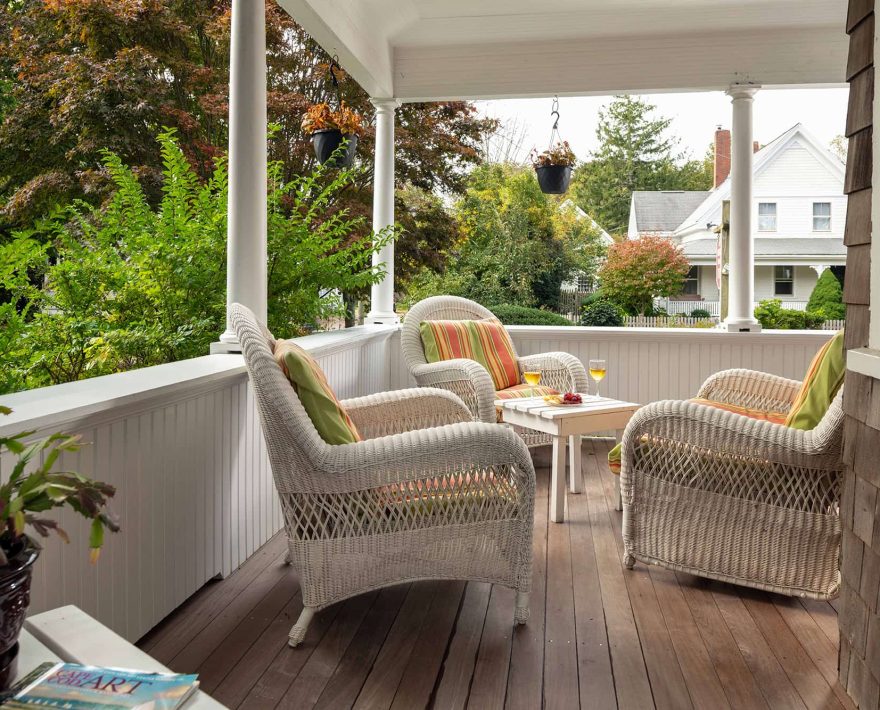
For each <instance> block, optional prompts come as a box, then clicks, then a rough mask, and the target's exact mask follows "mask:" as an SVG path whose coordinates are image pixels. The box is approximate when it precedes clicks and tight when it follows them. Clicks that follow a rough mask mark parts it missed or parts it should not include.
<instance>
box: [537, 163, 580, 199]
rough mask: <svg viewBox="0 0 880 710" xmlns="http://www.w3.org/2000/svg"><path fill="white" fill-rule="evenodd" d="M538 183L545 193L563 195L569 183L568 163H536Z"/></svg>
mask: <svg viewBox="0 0 880 710" xmlns="http://www.w3.org/2000/svg"><path fill="white" fill-rule="evenodd" d="M535 175H537V176H538V185H540V186H541V192H543V193H544V194H545V195H564V194H565V193H566V192H568V186H569V185H570V184H571V166H570V165H536V166H535Z"/></svg>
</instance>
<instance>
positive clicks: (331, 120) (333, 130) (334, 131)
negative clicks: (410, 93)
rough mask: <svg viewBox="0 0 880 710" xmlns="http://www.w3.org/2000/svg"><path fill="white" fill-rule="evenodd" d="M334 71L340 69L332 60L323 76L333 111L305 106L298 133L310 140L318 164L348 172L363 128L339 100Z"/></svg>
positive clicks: (323, 105) (322, 106) (322, 105)
mask: <svg viewBox="0 0 880 710" xmlns="http://www.w3.org/2000/svg"><path fill="white" fill-rule="evenodd" d="M337 71H341V69H340V67H339V60H338V58H337V57H335V56H334V57H333V58H332V59H331V60H330V65H329V66H328V68H327V74H328V76H329V77H330V79H331V81H332V82H333V89H334V92H335V94H336V106H337V108H336V109H333V108H331V107H330V104H329V103H320V104H313V105H312V106H309V108H308V110H307V111H306V113H305V115H304V116H303V119H302V129H303V131H305V132H306V133H307V134H309V136H311V140H312V148H314V149H315V157H316V158H317V159H318V163H320V164H321V165H326V166H327V167H330V168H350V167H351V166H352V165H354V156H355V154H356V153H357V144H358V136H360V135H361V134H362V133H363V131H364V124H363V117H362V116H361V115H360V114H359V113H358V112H357V111H355V110H354V109H351V108H349V107H348V106H346V105H345V101H343V100H342V94H341V92H340V89H339V80H338V79H337V78H336V72H337ZM343 146H344V147H343ZM337 150H338V151H339V152H337Z"/></svg>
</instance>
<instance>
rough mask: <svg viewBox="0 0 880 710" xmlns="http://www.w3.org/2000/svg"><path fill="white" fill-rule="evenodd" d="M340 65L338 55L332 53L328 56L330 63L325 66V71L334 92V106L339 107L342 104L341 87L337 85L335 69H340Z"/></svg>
mask: <svg viewBox="0 0 880 710" xmlns="http://www.w3.org/2000/svg"><path fill="white" fill-rule="evenodd" d="M341 70H342V67H341V66H339V55H338V54H334V55H333V56H332V57H330V65H329V66H328V67H327V73H328V74H329V75H330V80H331V81H332V82H333V90H334V92H335V93H336V108H337V109H338V108H340V107H341V106H342V89H341V87H340V86H339V79H338V78H337V77H336V71H341Z"/></svg>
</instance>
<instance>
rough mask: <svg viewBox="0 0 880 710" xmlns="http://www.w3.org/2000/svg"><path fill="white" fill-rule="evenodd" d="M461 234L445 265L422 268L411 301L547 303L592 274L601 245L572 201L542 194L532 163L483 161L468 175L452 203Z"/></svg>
mask: <svg viewBox="0 0 880 710" xmlns="http://www.w3.org/2000/svg"><path fill="white" fill-rule="evenodd" d="M455 216H456V218H457V221H458V224H459V236H458V240H457V242H456V244H455V246H454V247H453V248H452V249H451V250H450V251H449V252H448V253H447V255H446V256H447V258H448V263H447V266H446V268H445V270H442V271H430V270H427V269H425V270H423V271H422V272H421V273H420V274H419V276H418V277H417V278H416V279H414V281H413V283H412V285H411V286H410V288H409V294H408V296H409V298H410V300H419V299H420V298H423V297H425V296H429V295H434V294H440V293H446V294H452V295H459V296H464V297H466V298H470V299H473V300H475V301H478V302H480V303H483V304H486V305H494V304H502V303H503V304H512V305H518V306H540V307H543V308H549V309H553V308H555V307H556V306H557V305H558V301H559V287H560V284H561V283H562V282H563V281H564V280H566V279H568V278H570V277H571V276H572V275H573V273H575V272H576V271H583V272H585V273H594V272H595V269H596V264H597V262H598V258H599V256H600V255H601V254H602V253H603V251H604V250H603V247H602V245H601V241H600V239H599V234H598V230H596V229H595V227H593V225H592V223H591V222H590V220H588V219H584V218H583V217H582V215H579V214H577V212H576V209H575V208H574V206H573V205H571V203H568V202H560V201H559V200H557V199H555V198H548V197H547V196H546V195H544V194H542V193H541V190H540V188H539V187H538V183H537V181H536V180H535V176H534V171H532V170H531V169H530V168H525V167H522V166H513V165H509V164H507V165H502V164H487V165H483V166H481V167H479V168H477V169H476V170H474V171H473V172H472V173H471V175H470V176H469V178H468V188H467V191H466V193H465V196H464V197H463V198H462V199H461V200H459V202H458V203H457V204H456V206H455Z"/></svg>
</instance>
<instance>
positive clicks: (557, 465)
mask: <svg viewBox="0 0 880 710" xmlns="http://www.w3.org/2000/svg"><path fill="white" fill-rule="evenodd" d="M550 520H552V521H553V522H554V523H564V522H565V437H564V436H554V437H553V462H552V464H551V469H550Z"/></svg>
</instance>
